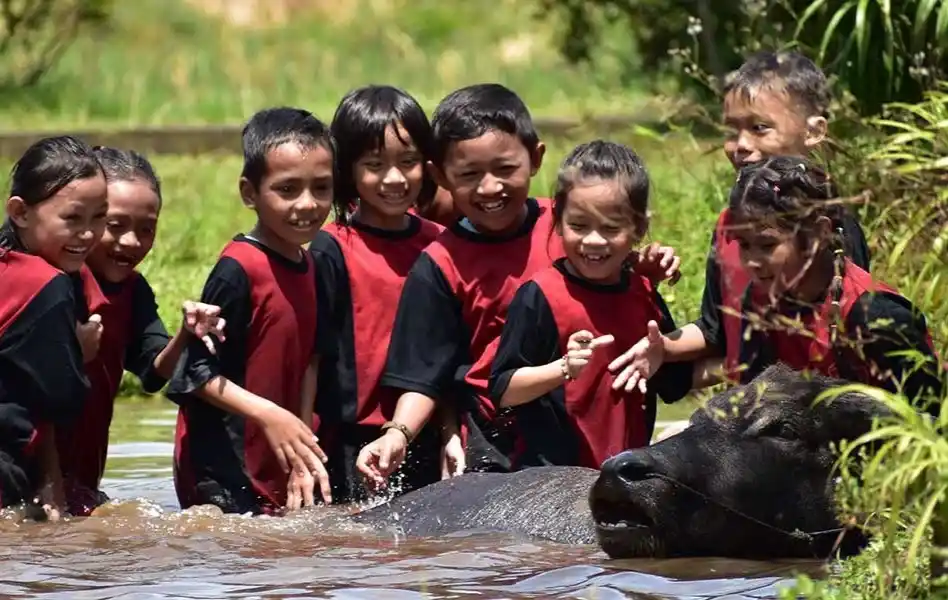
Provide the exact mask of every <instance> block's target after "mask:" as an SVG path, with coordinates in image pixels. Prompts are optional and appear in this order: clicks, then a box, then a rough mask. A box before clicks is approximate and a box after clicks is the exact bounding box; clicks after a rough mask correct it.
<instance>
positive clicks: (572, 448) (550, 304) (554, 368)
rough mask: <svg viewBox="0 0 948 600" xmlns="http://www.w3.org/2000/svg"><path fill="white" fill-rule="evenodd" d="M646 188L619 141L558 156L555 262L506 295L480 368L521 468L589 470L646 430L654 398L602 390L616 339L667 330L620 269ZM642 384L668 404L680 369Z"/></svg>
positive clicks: (626, 341)
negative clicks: (514, 438)
mask: <svg viewBox="0 0 948 600" xmlns="http://www.w3.org/2000/svg"><path fill="white" fill-rule="evenodd" d="M648 195H649V180H648V174H647V173H646V171H645V167H644V166H643V165H642V163H641V161H640V160H639V157H638V156H636V155H635V153H634V152H633V151H632V150H630V149H629V148H627V147H625V146H622V145H620V144H614V143H611V142H604V141H594V142H590V143H587V144H582V145H580V146H578V147H577V148H575V149H574V150H573V151H572V152H571V153H570V154H569V156H567V157H566V160H565V161H564V162H563V165H562V167H561V169H560V173H559V177H558V180H557V186H556V192H555V194H554V197H553V217H554V220H555V223H556V233H557V235H559V236H560V237H561V238H562V243H563V247H564V249H565V252H566V257H565V258H561V259H558V260H557V261H556V262H555V263H554V264H553V266H552V267H548V268H547V269H544V270H542V271H540V272H538V273H537V274H535V275H534V276H533V277H532V278H531V279H530V280H529V281H527V282H526V283H524V284H523V285H522V286H521V287H520V289H519V290H517V294H516V295H515V296H514V298H513V301H512V302H511V303H510V308H509V309H508V312H507V320H506V324H505V325H504V330H503V334H502V335H501V337H500V345H499V347H498V349H497V355H496V357H495V358H494V362H493V366H492V369H491V380H490V396H491V399H492V400H493V401H494V404H495V405H496V406H500V407H508V406H510V407H515V408H514V414H515V415H516V419H517V424H518V426H519V429H520V433H521V436H522V438H523V441H524V448H523V451H522V455H521V459H520V461H519V462H520V465H521V466H534V465H544V464H546V465H549V464H553V465H576V466H583V467H589V468H592V469H598V468H599V466H600V465H601V464H602V463H603V461H604V460H606V459H607V458H609V457H610V456H613V455H615V454H618V453H619V452H622V451H623V450H626V449H628V448H638V447H642V446H646V445H648V443H649V440H650V439H651V437H652V431H653V429H654V425H655V411H656V406H655V398H654V396H653V395H649V396H648V397H645V396H643V395H642V394H640V393H639V392H638V391H637V390H634V391H632V392H626V391H624V390H619V391H616V390H613V389H612V387H611V383H612V377H611V376H610V375H609V373H608V371H607V370H606V365H607V364H608V362H609V360H610V358H614V357H615V354H616V353H615V351H614V350H613V349H614V348H615V347H616V346H615V342H616V341H618V342H619V347H628V346H630V345H631V344H632V343H634V342H636V341H638V340H639V339H640V338H642V337H645V336H646V334H647V333H648V330H649V327H653V326H655V322H659V323H661V329H662V330H663V331H666V332H668V331H672V330H673V329H674V328H675V326H674V321H673V320H672V318H671V315H670V314H669V313H668V309H667V307H666V306H665V302H664V301H663V300H662V297H661V295H660V294H659V293H658V292H657V291H656V290H655V289H653V287H652V285H651V283H650V282H649V280H648V279H646V278H645V277H642V276H641V275H637V274H636V273H635V272H634V271H630V269H629V268H628V258H627V256H628V249H629V248H631V247H632V246H633V244H636V243H637V242H639V241H640V240H641V239H642V237H643V236H644V235H645V233H646V231H647V230H648V217H646V214H647V208H648ZM653 382H654V387H656V388H658V389H659V390H660V391H659V393H660V395H661V396H662V398H663V399H664V400H665V401H666V402H674V401H676V400H679V399H681V398H682V397H684V396H685V395H686V394H687V393H688V391H689V389H690V387H691V386H690V382H691V365H690V364H689V363H684V362H680V363H671V364H669V365H666V366H665V367H663V369H662V370H661V371H659V372H658V373H656V375H655V377H654V379H653Z"/></svg>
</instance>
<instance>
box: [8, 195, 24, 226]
mask: <svg viewBox="0 0 948 600" xmlns="http://www.w3.org/2000/svg"><path fill="white" fill-rule="evenodd" d="M28 215H29V206H27V205H26V202H24V201H23V198H20V197H19V196H10V197H9V198H8V199H7V216H9V217H10V220H11V221H13V224H14V225H16V226H17V227H26V225H27V222H28V220H29V219H28Z"/></svg>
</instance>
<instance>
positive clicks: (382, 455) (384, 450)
mask: <svg viewBox="0 0 948 600" xmlns="http://www.w3.org/2000/svg"><path fill="white" fill-rule="evenodd" d="M378 457H379V471H381V472H382V473H387V472H388V466H389V464H390V463H391V462H392V449H391V448H390V447H389V446H388V444H385V445H384V446H382V447H381V448H379V453H378Z"/></svg>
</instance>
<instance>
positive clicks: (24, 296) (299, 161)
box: [0, 53, 942, 516]
mask: <svg viewBox="0 0 948 600" xmlns="http://www.w3.org/2000/svg"><path fill="white" fill-rule="evenodd" d="M827 103H828V98H827V92H826V80H825V78H824V76H823V74H822V73H821V72H820V71H819V69H818V68H817V67H816V66H815V65H814V64H813V63H812V62H811V61H809V60H808V59H806V58H805V57H803V56H801V55H798V54H793V53H765V54H760V55H755V56H754V57H751V58H750V59H749V60H748V61H747V62H746V63H745V64H744V65H743V66H742V67H741V69H739V70H738V72H737V73H736V77H735V78H734V79H733V81H732V82H731V83H730V84H729V87H728V89H727V90H726V95H725V100H724V113H725V120H726V124H727V125H728V127H729V129H730V130H731V134H730V136H729V137H728V139H727V141H726V143H725V150H726V152H727V155H728V157H729V158H730V160H731V161H732V162H733V164H734V167H735V169H736V171H737V173H738V177H737V180H736V183H735V184H734V186H733V189H732V191H731V195H730V201H729V205H728V207H727V208H726V209H725V210H724V211H723V212H722V214H721V216H720V219H719V221H718V223H717V226H716V228H715V230H714V232H713V235H712V249H711V252H710V254H709V257H708V260H707V281H706V286H705V294H704V299H703V301H702V315H701V318H700V319H699V320H698V321H697V322H696V323H694V324H688V325H685V326H684V327H682V328H680V329H678V328H676V326H675V324H674V321H673V320H672V318H671V316H670V314H669V311H668V309H667V307H666V306H665V303H664V302H663V300H662V296H661V294H660V293H659V292H658V290H657V287H658V285H659V284H660V283H661V282H662V281H666V280H669V279H671V280H674V279H675V278H677V276H678V265H679V262H680V258H679V257H677V256H675V254H674V251H673V250H672V249H671V248H668V247H662V246H658V245H657V244H652V245H650V246H646V247H644V248H640V246H641V245H642V240H643V238H644V236H645V235H646V232H647V230H648V225H649V222H648V205H649V200H650V182H649V176H648V173H647V170H646V167H645V165H644V164H643V163H642V161H641V159H640V158H639V157H638V156H637V155H636V154H635V152H634V151H633V150H632V149H630V148H628V147H627V146H624V145H621V144H617V143H614V142H609V141H604V140H595V141H591V142H588V143H583V144H580V145H579V146H577V147H576V148H575V149H574V150H573V151H572V152H571V153H570V154H569V155H568V156H567V157H566V159H565V160H564V161H563V163H562V165H561V167H560V170H559V174H558V177H557V182H556V187H555V190H554V192H553V194H552V197H551V198H538V197H532V196H530V193H529V191H530V183H531V179H532V177H533V176H534V175H536V173H537V171H538V170H539V169H540V166H541V164H542V161H543V158H544V151H545V147H544V145H543V143H542V142H541V141H540V139H539V137H538V135H537V132H536V130H535V129H534V126H533V123H532V121H531V118H530V114H529V112H528V110H527V108H526V107H525V106H524V104H523V102H522V101H521V100H520V98H518V97H517V95H516V94H515V93H514V92H512V91H511V90H509V89H507V88H506V87H504V86H502V85H498V84H481V85H473V86H469V87H465V88H462V89H460V90H457V91H455V92H453V93H451V94H449V95H448V96H447V97H446V98H444V100H442V102H441V103H440V104H439V106H438V107H437V109H436V110H435V112H434V114H433V115H432V118H431V120H430V121H429V119H428V117H427V116H426V114H425V112H424V111H423V110H422V108H421V107H420V106H419V104H418V103H417V102H416V101H415V100H414V99H413V98H412V97H411V96H409V95H408V94H406V93H405V92H404V91H402V90H399V89H397V88H394V87H389V86H367V87H363V88H360V89H357V90H354V91H352V92H350V93H349V94H347V95H346V96H345V97H344V98H343V99H342V101H341V103H340V105H339V107H338V108H337V110H336V113H335V115H334V116H333V119H332V122H331V124H329V125H328V126H327V125H325V124H324V123H323V122H321V121H320V120H319V119H317V118H316V117H315V116H313V115H312V114H310V113H309V112H307V111H305V110H301V109H295V108H271V109H266V110H262V111H260V112H258V113H256V114H255V115H254V116H253V117H252V118H251V119H250V120H249V121H248V123H247V124H246V126H245V128H244V131H243V152H244V167H243V172H242V173H241V175H240V180H239V189H240V195H241V198H242V200H243V202H244V204H245V205H246V206H248V207H250V208H252V209H253V210H254V211H255V212H256V214H257V221H256V224H255V226H254V227H253V229H252V230H250V231H249V232H247V233H243V234H238V235H236V236H235V237H234V238H233V239H232V240H231V241H230V242H229V243H228V244H227V245H226V246H225V247H224V249H223V250H222V251H221V253H220V255H219V257H218V259H217V262H216V264H215V265H214V266H213V268H212V269H211V271H210V274H209V276H208V278H207V281H206V283H205V285H204V289H203V291H202V293H201V297H200V301H199V302H190V301H189V302H185V303H184V305H183V307H182V323H181V326H180V328H179V330H178V332H177V333H176V334H175V335H174V336H173V337H171V336H169V334H168V332H167V330H166V329H165V326H164V325H163V323H162V322H161V319H160V318H159V317H158V315H157V311H156V302H155V297H154V294H153V292H152V290H151V288H150V287H149V285H148V283H147V281H146V280H145V279H144V278H143V277H142V276H141V275H140V274H139V273H138V272H137V271H136V267H137V265H138V264H139V263H140V262H141V261H142V260H143V259H144V258H145V256H146V255H147V254H148V252H149V251H150V250H151V247H152V244H153V242H154V237H155V232H156V227H157V223H158V218H159V214H160V210H161V187H160V185H159V180H158V177H157V176H156V174H155V172H154V170H153V169H152V167H151V165H150V164H149V163H148V161H147V160H146V159H145V158H144V157H142V156H141V155H139V154H137V153H135V152H133V151H125V150H117V149H113V148H101V147H96V148H90V147H89V146H87V145H86V144H85V143H83V142H82V141H81V140H78V139H75V138H72V137H67V136H62V137H55V138H47V139H44V140H40V141H39V142H37V143H36V144H34V145H33V146H32V147H31V148H30V149H29V150H27V152H26V153H25V154H24V155H23V157H22V158H21V159H20V160H19V161H18V162H17V164H16V166H15V168H14V170H13V174H12V185H11V191H10V197H9V199H8V201H7V205H6V208H7V221H6V223H5V224H4V226H3V229H2V230H0V282H2V289H3V294H2V295H0V432H2V434H0V502H2V505H3V506H11V505H16V504H21V503H26V504H32V505H35V506H43V507H45V510H46V513H45V514H48V515H50V516H55V515H56V514H59V513H62V512H68V513H69V514H73V515H85V514H88V513H89V512H90V511H91V510H92V509H93V508H95V507H96V506H97V505H99V504H101V503H102V502H104V501H105V500H106V498H105V496H104V494H102V493H101V491H100V490H99V484H100V481H101V478H102V474H103V470H104V465H105V457H106V448H107V445H108V429H109V424H110V421H111V417H112V410H113V404H114V399H115V396H116V394H117V392H118V387H119V382H120V380H121V377H122V374H123V371H125V370H127V371H130V372H132V373H134V374H136V375H137V376H138V377H139V379H140V380H141V382H142V386H143V388H144V389H145V391H147V392H157V391H158V390H160V389H162V388H164V387H165V385H166V384H167V387H166V388H165V393H166V395H167V397H168V398H170V399H171V400H172V401H174V402H175V403H176V404H177V405H178V407H179V411H178V420H177V426H176V432H175V452H174V459H173V465H174V484H175V488H176V491H177V495H178V498H179V501H180V503H181V506H182V507H183V508H186V507H188V506H192V505H196V504H214V505H217V506H219V507H221V508H222V509H223V510H224V511H225V512H237V513H251V514H279V513H282V512H283V511H285V510H293V509H297V508H300V507H303V506H310V505H313V504H315V503H318V502H320V501H322V502H326V503H330V502H332V503H341V502H349V501H355V500H360V499H362V498H364V497H366V495H367V494H368V493H369V492H370V491H372V490H378V489H380V488H381V487H384V486H386V485H389V486H391V487H394V488H397V491H401V492H404V491H408V490H411V489H416V488H418V487H421V486H424V485H427V484H430V483H433V482H435V481H438V480H440V479H442V478H446V477H452V476H456V475H458V474H460V473H462V472H465V471H485V470H501V471H507V470H516V469H521V468H525V467H529V466H534V465H544V464H556V465H582V466H587V467H593V468H598V467H599V465H600V464H601V463H602V462H603V461H604V460H605V459H606V458H608V457H609V456H612V455H614V454H616V453H618V452H620V451H622V450H624V449H627V448H634V447H639V446H643V445H646V444H648V443H649V440H650V439H651V437H652V432H653V427H654V423H655V413H656V401H657V397H659V396H660V397H661V398H662V400H663V401H665V402H674V401H676V400H678V399H680V398H682V397H684V396H686V395H687V394H688V393H689V391H690V390H692V389H694V388H696V387H702V386H705V385H710V384H712V383H715V382H719V381H721V380H722V378H730V379H732V380H736V381H748V380H749V379H750V378H752V377H753V376H754V375H755V374H758V373H760V372H761V371H762V370H763V369H764V368H766V366H768V365H769V364H771V363H774V362H777V361H781V362H785V363H787V364H789V365H790V366H792V367H794V368H796V369H800V370H804V369H811V370H816V371H820V372H823V373H826V374H831V375H836V376H839V377H843V378H846V379H850V380H854V381H861V382H864V383H868V384H872V385H879V386H882V387H886V388H890V389H893V388H895V387H896V386H899V387H900V389H903V390H904V391H905V392H906V393H907V394H909V395H910V396H912V397H939V396H940V394H941V393H942V389H941V385H942V383H941V378H940V373H939V372H938V369H937V366H936V363H937V361H936V360H935V359H934V351H933V349H932V344H931V340H930V338H929V337H928V333H927V328H926V325H925V320H924V318H923V317H922V316H921V315H919V314H918V313H917V311H916V310H915V309H914V307H913V306H912V305H911V303H910V302H909V301H908V300H906V299H905V298H903V297H901V296H900V295H899V294H898V293H897V292H896V291H895V290H893V289H891V288H889V287H887V286H885V285H884V284H882V283H879V282H876V281H874V280H873V278H872V277H871V276H870V275H869V272H868V268H869V264H868V263H869V260H868V251H867V250H866V243H865V239H864V236H863V233H862V230H861V228H860V226H859V224H858V222H857V221H856V220H855V218H854V217H853V216H852V214H851V213H850V212H849V210H848V209H847V208H845V206H844V205H843V204H842V203H840V202H837V201H835V200H836V199H837V196H838V194H837V193H836V192H835V190H833V189H832V188H833V186H832V185H831V182H830V179H829V177H828V176H827V175H826V173H825V172H824V171H823V170H821V169H820V168H818V167H817V166H815V165H814V164H813V163H811V162H810V161H808V160H807V155H808V154H810V153H811V151H813V150H814V149H816V148H817V147H818V146H820V144H821V143H822V141H823V139H824V138H825V137H826V130H827V120H826V115H825V111H826V106H827ZM330 215H332V217H333V218H332V222H329V223H326V221H327V220H328V219H329V217H330ZM438 221H440V222H438ZM788 324H789V325H792V326H788ZM854 340H858V341H859V342H860V343H859V344H858V345H854V344H851V343H850V342H852V341H854ZM905 350H916V351H918V353H919V354H920V355H922V356H928V357H930V358H931V359H932V360H930V361H929V362H928V363H926V364H922V365H921V366H919V365H918V364H917V361H915V360H914V359H912V358H910V357H907V356H906V353H905V352H901V353H899V352H898V351H905ZM390 479H391V480H392V481H390ZM395 479H397V482H395V481H394V480H395Z"/></svg>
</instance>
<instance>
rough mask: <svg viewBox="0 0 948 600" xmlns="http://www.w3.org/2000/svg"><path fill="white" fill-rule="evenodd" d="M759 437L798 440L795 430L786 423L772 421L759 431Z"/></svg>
mask: <svg viewBox="0 0 948 600" xmlns="http://www.w3.org/2000/svg"><path fill="white" fill-rule="evenodd" d="M760 436H761V437H769V438H778V439H781V440H797V439H799V438H800V436H799V434H798V433H797V430H796V428H794V426H793V425H792V424H790V423H788V422H786V421H773V422H771V423H769V424H768V425H767V426H766V427H764V428H763V429H761V431H760Z"/></svg>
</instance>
